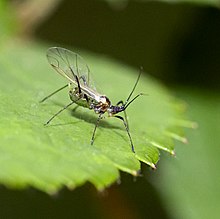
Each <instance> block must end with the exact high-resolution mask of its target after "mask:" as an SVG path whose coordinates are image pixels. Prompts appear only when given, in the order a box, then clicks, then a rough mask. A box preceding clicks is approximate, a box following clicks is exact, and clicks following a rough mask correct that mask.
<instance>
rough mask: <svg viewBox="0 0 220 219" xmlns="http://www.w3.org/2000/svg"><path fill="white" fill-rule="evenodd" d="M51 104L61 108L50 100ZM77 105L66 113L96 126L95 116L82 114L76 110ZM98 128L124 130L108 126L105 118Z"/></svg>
mask: <svg viewBox="0 0 220 219" xmlns="http://www.w3.org/2000/svg"><path fill="white" fill-rule="evenodd" d="M51 102H53V104H55V105H56V106H60V107H63V104H62V103H60V102H58V101H55V100H52V101H51ZM78 107H79V106H78V105H76V106H75V107H74V108H72V109H71V108H67V109H66V111H68V113H69V114H70V115H71V116H73V117H75V118H77V119H80V120H83V121H85V122H87V123H90V124H94V125H95V124H96V122H97V117H96V116H93V115H91V114H87V113H83V112H81V111H79V110H77V109H78ZM78 122H80V121H77V122H67V123H59V124H51V125H50V126H60V125H71V124H76V123H78ZM99 126H100V127H103V128H108V129H119V130H124V128H123V127H120V126H117V125H112V124H110V123H109V122H108V121H105V118H103V119H102V121H101V122H100V123H99Z"/></svg>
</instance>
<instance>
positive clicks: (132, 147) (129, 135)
mask: <svg viewBox="0 0 220 219" xmlns="http://www.w3.org/2000/svg"><path fill="white" fill-rule="evenodd" d="M114 117H116V118H118V119H120V120H122V121H123V123H124V126H125V129H126V131H127V133H128V137H129V139H130V143H131V149H132V151H133V152H134V153H135V150H134V145H133V142H132V139H131V134H130V132H129V129H128V125H127V123H126V121H125V120H124V118H123V117H121V116H114Z"/></svg>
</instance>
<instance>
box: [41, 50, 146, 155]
mask: <svg viewBox="0 0 220 219" xmlns="http://www.w3.org/2000/svg"><path fill="white" fill-rule="evenodd" d="M47 59H48V62H49V63H50V65H51V66H52V67H53V68H54V69H55V70H56V71H57V72H58V73H59V74H60V75H62V76H63V77H65V78H66V79H67V80H68V81H69V83H68V84H66V85H65V86H63V87H61V88H59V89H58V90H56V91H54V92H53V93H51V94H50V95H48V96H47V97H45V98H44V99H42V100H41V101H40V102H44V101H45V100H46V99H48V98H49V97H51V96H52V95H54V94H56V93H57V92H59V91H61V90H62V89H64V88H66V87H69V97H70V100H71V102H70V103H69V104H68V105H66V106H64V107H63V108H62V109H60V110H59V111H58V112H57V113H56V114H54V115H53V116H52V117H51V118H50V119H49V120H48V121H47V122H46V123H45V125H48V124H49V123H50V122H51V121H52V120H53V119H54V118H55V117H56V116H57V115H59V114H60V113H61V112H62V111H64V110H65V109H67V108H68V107H70V106H71V105H72V104H77V105H79V106H82V107H86V108H88V109H90V110H94V112H95V113H96V114H98V118H97V121H96V124H95V128H94V130H93V134H92V138H91V145H92V144H93V143H94V138H95V133H96V129H97V127H98V125H99V122H100V120H101V119H102V118H103V115H104V114H105V113H107V114H108V116H109V117H115V118H118V119H120V120H121V121H122V122H123V124H124V126H125V129H126V131H127V134H128V137H129V140H130V144H131V149H132V151H133V152H134V153H135V150H134V145H133V141H132V138H131V134H130V131H129V126H128V120H127V115H126V112H125V111H126V109H127V107H128V106H129V105H130V104H131V103H132V102H133V101H134V100H135V99H136V98H138V97H139V96H141V95H143V93H139V94H138V95H136V96H135V97H134V98H133V99H131V96H132V94H133V92H134V90H135V88H136V86H137V84H138V81H139V78H140V75H141V72H140V73H139V75H138V78H137V80H136V82H135V84H134V87H133V89H132V90H131V92H130V94H129V96H128V98H127V99H126V101H125V102H123V101H122V100H120V101H119V102H118V103H117V104H116V105H112V104H111V101H110V100H109V98H108V97H107V96H105V95H102V94H100V93H98V92H97V91H96V89H95V87H94V85H93V84H92V81H91V78H90V70H89V67H88V66H87V64H86V63H85V61H84V60H83V58H82V57H81V56H79V55H78V54H77V53H74V52H72V51H70V50H67V49H64V48H61V47H51V48H49V49H48V51H47ZM130 99H131V100H130ZM120 112H124V116H125V118H124V117H122V116H119V115H117V114H118V113H120Z"/></svg>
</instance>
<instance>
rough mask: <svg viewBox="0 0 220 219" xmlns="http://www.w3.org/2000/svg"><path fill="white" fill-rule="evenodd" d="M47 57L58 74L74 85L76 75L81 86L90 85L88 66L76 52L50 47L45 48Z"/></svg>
mask: <svg viewBox="0 0 220 219" xmlns="http://www.w3.org/2000/svg"><path fill="white" fill-rule="evenodd" d="M47 59H48V62H49V63H50V65H51V66H52V67H53V68H54V69H55V70H56V71H57V72H58V73H59V74H61V75H62V76H64V77H65V78H67V79H68V80H69V81H70V82H72V83H74V84H75V85H76V86H77V81H76V76H77V77H78V80H79V83H80V85H81V86H90V83H91V82H90V70H89V67H88V65H87V64H86V63H85V61H84V60H83V58H82V57H81V56H80V55H78V54H77V53H74V52H72V51H70V50H68V49H64V48H61V47H51V48H49V49H48V50H47Z"/></svg>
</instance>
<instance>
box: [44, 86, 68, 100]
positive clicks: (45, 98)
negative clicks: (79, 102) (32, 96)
mask: <svg viewBox="0 0 220 219" xmlns="http://www.w3.org/2000/svg"><path fill="white" fill-rule="evenodd" d="M66 87H68V84H66V85H65V86H63V87H61V88H59V89H58V90H56V91H54V92H53V93H51V94H50V95H48V96H46V97H44V99H42V100H41V101H40V103H42V102H44V101H45V100H47V99H48V98H49V97H51V96H53V95H54V94H56V93H57V92H59V91H61V90H63V89H64V88H66Z"/></svg>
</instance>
